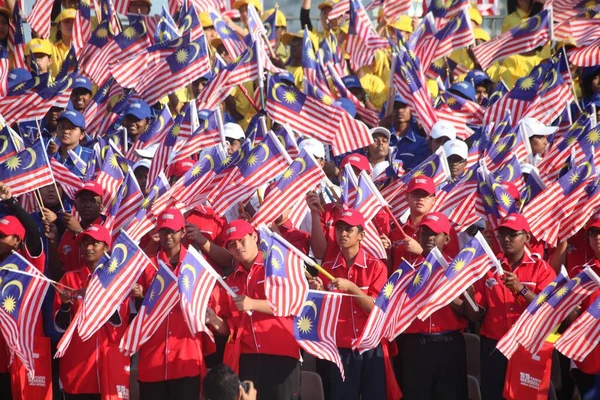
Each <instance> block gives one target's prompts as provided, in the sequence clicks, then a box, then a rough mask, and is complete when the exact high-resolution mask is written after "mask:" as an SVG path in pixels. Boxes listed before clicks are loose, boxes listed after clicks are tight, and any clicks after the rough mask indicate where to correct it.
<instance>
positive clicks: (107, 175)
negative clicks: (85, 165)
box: [96, 148, 125, 210]
mask: <svg viewBox="0 0 600 400" xmlns="http://www.w3.org/2000/svg"><path fill="white" fill-rule="evenodd" d="M120 158H121V156H119V155H117V154H116V153H115V152H113V150H112V148H108V150H107V151H106V156H105V159H104V163H103V164H102V169H101V170H100V173H99V174H98V176H97V177H96V181H97V182H98V184H100V186H102V189H104V197H103V198H102V209H103V210H108V209H109V208H110V205H111V204H112V202H113V201H114V199H115V198H116V197H117V194H118V192H119V187H120V186H121V185H122V184H123V180H124V179H125V177H124V176H123V170H122V169H121V165H120V162H121V160H120Z"/></svg>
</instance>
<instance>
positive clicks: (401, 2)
mask: <svg viewBox="0 0 600 400" xmlns="http://www.w3.org/2000/svg"><path fill="white" fill-rule="evenodd" d="M411 6H412V1H411V0H384V1H383V16H384V17H385V20H386V21H388V22H392V21H395V20H396V19H398V16H400V15H402V14H406V13H408V11H409V10H410V8H411Z"/></svg>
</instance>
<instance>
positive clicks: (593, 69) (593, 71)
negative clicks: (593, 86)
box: [581, 65, 600, 79]
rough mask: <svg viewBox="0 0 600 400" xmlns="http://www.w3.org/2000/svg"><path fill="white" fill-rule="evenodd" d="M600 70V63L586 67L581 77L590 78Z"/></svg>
mask: <svg viewBox="0 0 600 400" xmlns="http://www.w3.org/2000/svg"><path fill="white" fill-rule="evenodd" d="M598 72H600V65H596V66H594V67H585V68H583V69H582V70H581V79H585V78H589V77H591V76H594V75H596V74H597V73H598Z"/></svg>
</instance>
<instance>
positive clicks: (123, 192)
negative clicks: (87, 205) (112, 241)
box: [104, 169, 144, 238]
mask: <svg viewBox="0 0 600 400" xmlns="http://www.w3.org/2000/svg"><path fill="white" fill-rule="evenodd" d="M143 202H144V195H143V194H142V191H141V190H140V186H139V184H138V182H137V179H136V177H135V175H133V172H132V171H131V169H129V170H127V174H125V180H124V181H123V184H122V185H121V187H120V188H119V193H118V194H117V197H115V199H114V201H113V204H112V205H111V208H110V212H109V214H108V218H107V220H106V221H105V222H104V225H105V226H106V227H107V229H110V230H111V234H112V237H113V238H116V237H117V235H118V234H119V232H120V231H121V229H123V228H125V226H126V225H128V224H129V222H130V221H131V220H132V219H133V217H134V216H135V215H136V213H137V212H138V211H139V209H140V207H141V206H142V204H143Z"/></svg>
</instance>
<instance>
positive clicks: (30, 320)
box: [0, 253, 50, 376]
mask: <svg viewBox="0 0 600 400" xmlns="http://www.w3.org/2000/svg"><path fill="white" fill-rule="evenodd" d="M49 286H50V283H49V281H48V279H47V278H46V277H45V276H44V275H43V274H41V273H40V272H39V271H38V269H37V268H35V267H34V266H33V265H31V264H30V263H29V262H27V260H26V259H25V258H23V257H22V256H20V255H19V254H18V253H13V254H11V255H9V256H8V257H6V258H5V259H4V260H3V261H2V263H0V331H1V332H2V335H3V336H4V340H5V341H6V344H7V346H8V349H9V351H10V353H11V355H16V356H17V357H18V358H19V359H20V360H21V362H22V363H23V365H24V366H25V368H26V369H27V371H28V372H29V374H30V376H34V375H35V374H34V353H33V348H34V336H35V328H36V326H37V321H38V318H39V316H40V315H41V311H40V309H41V307H42V302H43V301H44V297H45V296H46V291H47V290H48V287H49Z"/></svg>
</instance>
